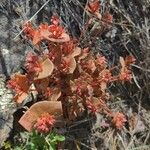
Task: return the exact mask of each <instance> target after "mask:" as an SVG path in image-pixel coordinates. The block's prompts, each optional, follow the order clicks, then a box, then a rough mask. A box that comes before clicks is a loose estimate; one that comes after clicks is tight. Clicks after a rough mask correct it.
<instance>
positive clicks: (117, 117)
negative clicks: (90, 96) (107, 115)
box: [112, 112, 127, 129]
mask: <svg viewBox="0 0 150 150" xmlns="http://www.w3.org/2000/svg"><path fill="white" fill-rule="evenodd" d="M126 121H127V120H126V117H125V115H124V114H122V113H120V112H117V113H115V114H114V116H113V119H112V123H113V124H114V126H115V127H116V128H117V129H121V128H122V127H123V126H124V124H125V122H126Z"/></svg>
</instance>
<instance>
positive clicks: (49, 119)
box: [34, 113, 55, 133]
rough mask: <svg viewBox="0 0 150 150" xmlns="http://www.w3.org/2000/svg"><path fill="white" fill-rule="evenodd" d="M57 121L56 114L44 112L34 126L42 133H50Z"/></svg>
mask: <svg viewBox="0 0 150 150" xmlns="http://www.w3.org/2000/svg"><path fill="white" fill-rule="evenodd" d="M54 123H55V119H54V116H52V115H50V114H48V113H43V114H42V115H41V117H39V118H38V119H37V122H36V123H35V125H34V128H35V129H36V130H37V131H38V132H40V133H48V132H49V131H50V130H51V129H52V127H53V125H54Z"/></svg>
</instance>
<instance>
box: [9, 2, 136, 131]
mask: <svg viewBox="0 0 150 150" xmlns="http://www.w3.org/2000/svg"><path fill="white" fill-rule="evenodd" d="M99 6H100V4H99V1H94V2H92V3H89V7H90V11H91V12H93V13H94V12H96V11H98V9H99ZM105 19H106V20H107V21H108V22H112V18H111V16H110V15H109V14H107V17H106V16H105ZM51 22H52V24H51V25H48V24H46V23H43V24H41V25H40V26H39V27H38V28H36V29H35V28H33V27H32V25H31V23H27V24H25V26H24V29H25V30H24V33H25V34H26V36H27V37H28V38H29V39H31V40H32V42H33V44H34V45H38V46H39V47H38V48H40V46H41V40H42V41H43V42H45V41H46V42H48V46H47V49H48V50H47V51H46V52H45V51H44V50H43V51H42V50H41V49H40V50H39V55H34V54H32V53H29V54H28V55H27V58H26V64H25V67H26V69H27V75H21V74H19V75H15V76H14V77H12V79H11V80H10V81H9V82H8V86H9V87H10V88H12V89H15V92H16V96H15V98H16V102H18V103H21V102H23V100H24V94H25V93H26V94H27V93H28V91H29V86H30V85H31V84H34V86H35V88H36V90H37V92H38V94H39V95H40V97H42V98H41V99H40V100H41V102H37V103H36V104H34V105H33V106H31V108H30V109H29V110H28V111H27V112H26V113H25V114H24V115H23V116H22V118H21V119H20V121H19V122H20V124H21V125H22V126H24V127H25V128H26V129H27V130H28V131H31V129H32V128H33V126H34V123H35V121H36V120H37V119H38V118H39V117H40V115H41V114H42V113H49V114H51V115H54V116H55V117H56V118H57V116H58V115H59V116H60V114H61V115H62V114H63V117H64V118H66V119H68V120H74V119H75V118H76V117H78V116H81V114H82V112H84V111H85V110H87V111H88V112H92V113H93V114H95V113H101V112H103V113H105V114H106V115H107V116H108V117H109V118H111V117H112V116H113V115H112V114H113V112H112V111H111V110H110V109H109V107H108V106H107V101H108V100H109V98H110V97H109V96H108V92H107V88H108V85H109V84H111V83H112V82H114V81H130V80H131V78H132V75H131V68H130V64H131V63H133V62H134V61H135V59H134V58H133V57H132V56H128V57H127V58H125V59H124V58H122V57H120V64H121V69H120V73H118V74H117V75H114V74H113V72H112V69H110V68H109V67H108V64H107V60H106V58H105V57H104V56H102V55H100V54H97V55H96V56H95V55H94V54H93V53H92V52H90V51H89V48H80V47H79V46H78V45H79V44H77V43H76V42H75V41H74V40H72V39H71V38H70V37H69V35H68V34H66V32H65V30H64V28H63V27H61V26H60V25H59V24H60V20H59V18H58V17H56V16H54V17H52V19H51ZM42 100H45V101H42ZM61 105H62V108H61ZM125 121H126V119H125V117H124V115H123V114H121V113H116V114H115V115H114V117H113V120H112V122H113V124H114V126H115V127H116V128H118V129H120V128H121V127H123V125H124V123H125ZM39 122H40V121H39ZM52 122H53V121H52ZM41 124H42V123H41V122H40V123H39V124H38V125H37V124H36V125H35V126H36V127H37V128H38V130H39V131H48V130H47V127H46V126H45V127H42V128H40V125H41ZM44 124H45V123H44Z"/></svg>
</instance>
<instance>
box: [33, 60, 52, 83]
mask: <svg viewBox="0 0 150 150" xmlns="http://www.w3.org/2000/svg"><path fill="white" fill-rule="evenodd" d="M41 67H42V71H41V72H39V73H38V75H37V76H36V77H35V78H34V80H38V79H43V78H47V77H48V76H50V75H51V74H52V72H53V70H54V65H53V63H52V62H51V61H50V59H49V58H47V59H46V60H44V61H43V62H42V64H41Z"/></svg>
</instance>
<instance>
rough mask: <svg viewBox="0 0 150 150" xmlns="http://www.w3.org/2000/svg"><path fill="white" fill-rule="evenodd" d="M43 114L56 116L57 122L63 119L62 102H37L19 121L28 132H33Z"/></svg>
mask: <svg viewBox="0 0 150 150" xmlns="http://www.w3.org/2000/svg"><path fill="white" fill-rule="evenodd" d="M43 113H49V114H51V115H54V116H55V118H56V120H57V119H62V106H61V102H58V101H57V102H56V101H55V102H54V101H41V102H37V103H35V104H34V105H32V106H31V107H30V109H29V110H27V111H26V112H25V114H24V115H23V116H22V117H21V119H20V120H19V123H20V124H21V125H22V126H23V127H24V128H25V129H26V130H27V131H32V128H33V126H34V124H35V122H36V121H37V119H38V118H39V117H40V116H41V114H43Z"/></svg>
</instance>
